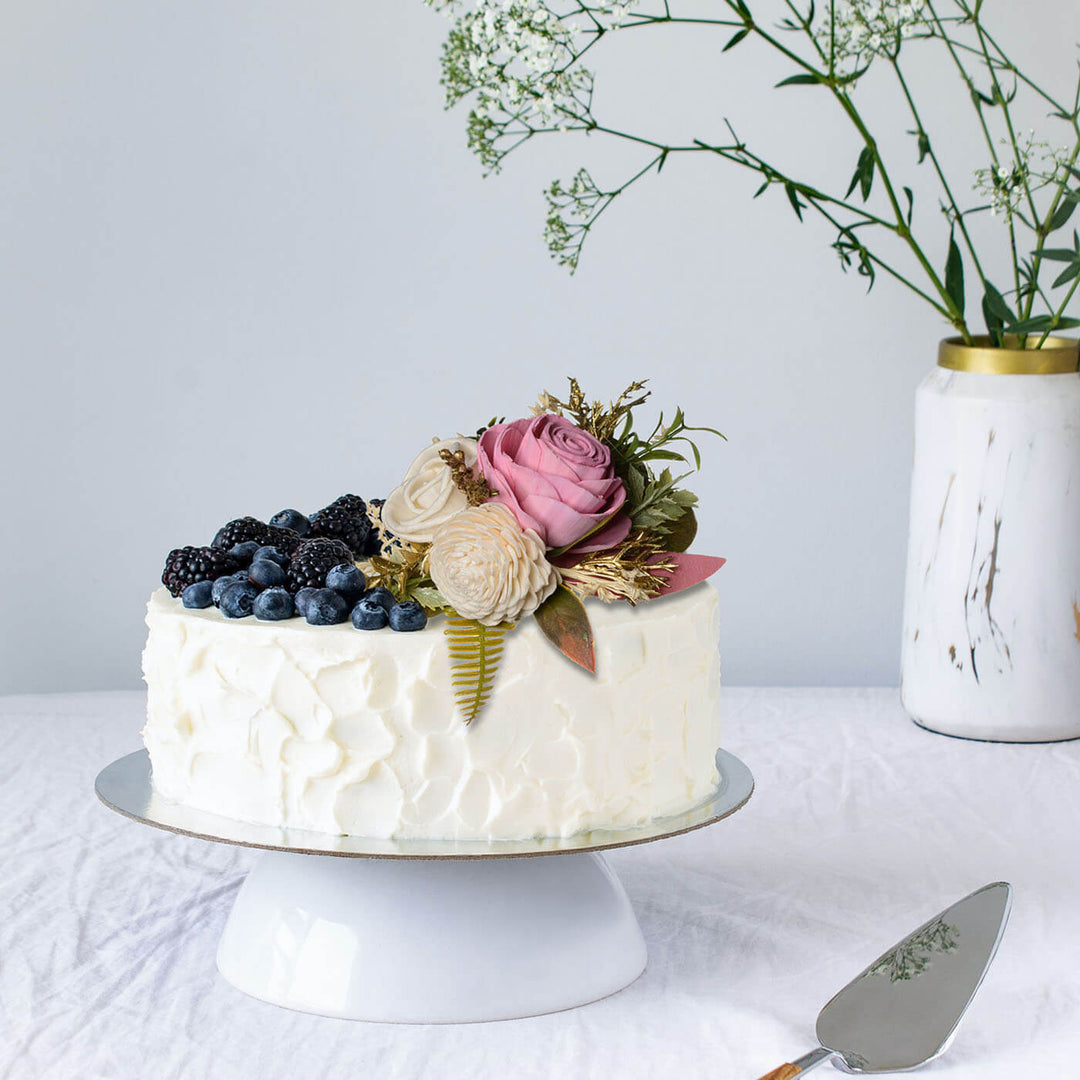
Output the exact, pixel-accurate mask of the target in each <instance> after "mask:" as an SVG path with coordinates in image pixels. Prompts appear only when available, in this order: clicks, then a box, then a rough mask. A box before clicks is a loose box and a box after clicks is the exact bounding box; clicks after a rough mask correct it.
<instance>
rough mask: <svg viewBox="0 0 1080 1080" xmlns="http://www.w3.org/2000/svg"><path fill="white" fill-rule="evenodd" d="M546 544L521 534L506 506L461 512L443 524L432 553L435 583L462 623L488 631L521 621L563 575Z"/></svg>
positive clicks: (525, 532) (491, 505) (530, 532)
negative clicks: (474, 623)
mask: <svg viewBox="0 0 1080 1080" xmlns="http://www.w3.org/2000/svg"><path fill="white" fill-rule="evenodd" d="M544 551H545V549H544V542H543V540H541V539H540V537H539V536H537V534H536V533H535V532H533V530H532V529H524V530H523V529H522V528H521V526H520V525H519V524H518V523H517V520H516V518H515V517H514V515H513V513H512V512H511V511H510V509H509V508H508V507H506V506H504V505H503V504H502V503H494V502H488V503H482V504H481V505H480V506H470V507H469V508H468V509H466V510H462V511H461V513H460V514H458V515H457V516H456V517H455V518H454V519H453V520H452V521H450V522H449V523H447V524H446V525H444V526H443V527H442V528H441V529H440V530H439V532H438V534H437V535H436V537H435V541H434V543H433V544H432V545H431V551H430V552H429V554H428V565H429V567H430V569H431V579H432V581H434V582H435V585H436V586H437V587H438V589H439V592H441V593H442V594H443V596H445V597H446V599H447V600H448V601H449V602H450V604H451V606H452V607H453V608H454V610H455V611H456V612H457V613H458V614H459V615H460V616H461V617H462V618H463V619H475V620H476V621H477V622H480V623H483V624H484V625H485V626H498V625H499V623H502V622H517V621H518V619H520V618H522V617H523V616H525V615H529V614H531V613H532V612H534V611H535V610H536V609H537V608H538V607H539V606H540V605H541V604H542V603H543V602H544V601H545V600H546V599H547V598H548V597H549V596H550V595H551V594H552V593H553V592H554V591H555V589H556V587H557V586H558V584H559V572H558V571H557V570H556V569H555V567H554V566H552V565H551V563H549V562H548V561H547V558H546V556H545V554H544Z"/></svg>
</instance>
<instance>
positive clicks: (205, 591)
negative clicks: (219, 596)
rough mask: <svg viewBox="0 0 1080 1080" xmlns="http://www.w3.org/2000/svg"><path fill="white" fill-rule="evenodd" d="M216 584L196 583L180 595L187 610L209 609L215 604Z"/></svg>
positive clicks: (210, 582) (209, 582) (208, 582)
mask: <svg viewBox="0 0 1080 1080" xmlns="http://www.w3.org/2000/svg"><path fill="white" fill-rule="evenodd" d="M213 592H214V583H213V582H212V581H196V582H195V583H194V584H192V585H188V586H187V588H185V589H184V591H183V592H182V593H181V594H180V599H181V600H182V601H183V602H184V607H187V608H204V607H209V606H210V605H211V604H212V603H213V602H214V597H213Z"/></svg>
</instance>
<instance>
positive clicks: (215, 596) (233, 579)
mask: <svg viewBox="0 0 1080 1080" xmlns="http://www.w3.org/2000/svg"><path fill="white" fill-rule="evenodd" d="M238 581H247V571H246V570H241V571H240V572H239V573H236V574H226V575H225V576H224V577H219V578H218V579H217V580H216V581H215V582H214V588H213V589H212V590H211V592H210V598H211V600H213V602H214V603H215V604H216V605H217V606H218V607H220V606H221V598H222V597H223V596H224V595H225V590H226V589H227V588H228V587H229V586H230V585H235V584H236V583H237V582H238Z"/></svg>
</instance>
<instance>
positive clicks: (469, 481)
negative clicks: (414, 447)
mask: <svg viewBox="0 0 1080 1080" xmlns="http://www.w3.org/2000/svg"><path fill="white" fill-rule="evenodd" d="M439 457H441V458H442V459H443V461H445V462H446V467H447V468H448V469H449V470H450V472H451V474H452V475H453V478H454V484H455V485H456V486H457V489H458V491H460V492H461V493H462V494H463V495H464V496H465V498H466V499H468V501H469V505H470V506H479V505H480V504H481V503H486V502H487V501H488V499H493V498H494V497H495V496H496V495H498V494H499V493H498V492H497V491H495V490H494V489H492V488H490V487H488V482H487V481H486V480H485V479H484V476H483V473H479V472H478V473H476V474H475V475H474V474H473V471H472V469H471V468H470V467H469V464H468V463H467V462H466V461H465V452H464V451H463V450H440V451H439Z"/></svg>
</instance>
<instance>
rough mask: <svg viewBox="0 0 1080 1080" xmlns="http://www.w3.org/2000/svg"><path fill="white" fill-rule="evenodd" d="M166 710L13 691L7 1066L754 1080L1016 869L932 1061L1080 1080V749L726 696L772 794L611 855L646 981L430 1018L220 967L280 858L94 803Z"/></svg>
mask: <svg viewBox="0 0 1080 1080" xmlns="http://www.w3.org/2000/svg"><path fill="white" fill-rule="evenodd" d="M143 708H144V698H143V696H142V695H141V694H138V693H111V694H73V695H55V696H52V695H38V696H29V697H9V698H0V745H2V746H3V752H2V753H0V838H2V842H0V854H2V862H0V1078H3V1080H67V1078H78V1080H84V1078H86V1080H93V1078H98V1077H101V1078H125V1080H126V1078H132V1080H136V1078H137V1080H165V1078H173V1077H175V1078H178V1080H203V1078H215V1080H216V1078H222V1080H246V1078H248V1077H251V1078H258V1080H276V1078H279V1077H281V1078H288V1080H315V1078H327V1080H330V1078H337V1077H342V1078H345V1077H347V1078H349V1080H356V1078H363V1077H376V1078H377V1080H398V1078H411V1077H423V1078H425V1080H426V1078H433V1080H442V1078H447V1080H451V1078H452V1080H472V1078H477V1080H479V1078H498V1080H528V1078H532V1077H553V1078H554V1077H558V1078H560V1080H575V1078H578V1077H583V1078H591V1077H596V1078H608V1077H610V1078H613V1080H635V1078H648V1080H695V1078H699V1077H700V1078H702V1080H706V1078H707V1080H742V1078H746V1080H755V1078H756V1077H758V1076H760V1075H761V1074H762V1073H764V1072H766V1071H768V1070H769V1069H771V1068H773V1067H775V1066H777V1065H779V1064H780V1063H781V1062H783V1061H790V1060H791V1059H792V1058H795V1057H797V1056H799V1055H800V1054H803V1053H805V1052H806V1051H808V1050H810V1049H811V1048H812V1047H813V1046H814V1045H816V1044H815V1040H814V1036H813V1032H814V1021H815V1018H816V1016H817V1013H818V1010H819V1009H820V1008H821V1006H822V1005H823V1004H824V1003H825V1002H826V1001H827V1000H828V998H829V997H831V996H832V994H833V993H835V991H836V990H838V989H839V988H840V987H841V986H843V985H844V983H846V982H847V981H848V980H849V979H850V978H851V977H853V976H854V975H856V974H857V973H858V972H859V971H861V970H862V969H863V968H864V967H866V966H867V965H868V964H869V963H870V962H871V961H872V960H874V959H875V958H876V957H877V956H878V954H879V953H881V952H883V951H884V950H885V949H886V948H887V947H888V946H890V945H891V944H893V943H894V942H895V941H897V940H898V939H899V938H901V937H902V936H904V935H905V934H906V933H907V932H908V931H909V930H911V929H914V928H915V927H916V926H917V925H918V924H919V923H921V922H923V921H924V920H926V919H928V918H930V917H931V916H932V915H934V914H935V913H936V912H937V911H938V910H939V909H941V908H943V907H945V906H946V905H947V904H950V903H952V902H953V901H954V900H957V899H958V898H959V897H961V896H962V895H964V894H966V893H967V892H970V891H971V890H973V889H975V888H978V887H979V886H981V885H983V884H986V883H987V882H990V881H995V880H1001V879H1004V880H1008V881H1011V882H1012V883H1013V885H1014V887H1015V897H1014V907H1013V914H1012V919H1011V922H1010V926H1009V929H1008V931H1007V933H1006V935H1005V938H1004V941H1003V943H1002V946H1001V950H1000V952H999V953H998V957H997V960H996V961H995V963H994V965H993V967H992V968H991V969H990V973H989V975H988V976H987V979H986V981H985V983H984V984H983V986H982V989H981V990H980V991H979V993H978V995H977V996H976V998H975V1001H974V1003H973V1005H972V1008H971V1011H970V1012H969V1014H968V1016H967V1018H966V1019H965V1021H964V1023H963V1024H962V1025H961V1027H960V1029H959V1031H958V1033H957V1037H956V1040H955V1042H954V1043H953V1045H952V1047H951V1048H950V1049H949V1051H948V1052H947V1053H946V1054H945V1055H944V1056H943V1057H942V1058H940V1059H939V1060H938V1061H936V1062H934V1063H933V1064H931V1065H930V1066H928V1067H927V1070H926V1072H927V1075H930V1076H933V1077H941V1078H946V1077H947V1078H949V1080H976V1078H978V1080H995V1078H1001V1080H1004V1078H1009V1080H1017V1078H1021V1080H1022V1078H1025V1077H1034V1076H1051V1075H1054V1076H1062V1077H1064V1076H1077V1075H1080V1072H1078V1071H1077V1070H1080V1065H1077V1062H1078V1061H1080V742H1072V743H1059V744H1051V745H1036V746H1011V745H993V744H987V743H975V742H964V741H960V740H956V739H949V738H945V737H942V736H938V735H933V734H930V733H928V732H926V731H923V730H921V729H920V728H918V727H916V726H915V725H914V724H913V723H911V721H910V720H908V719H907V718H906V717H905V716H904V713H903V711H902V709H901V708H900V705H899V702H898V698H897V693H896V691H895V690H888V689H870V690H863V689H860V690H842V689H829V690H822V689H814V690H786V689H785V690H777V689H726V690H725V692H724V704H723V708H724V712H725V734H724V745H725V747H726V748H727V749H729V750H731V751H732V752H734V753H735V754H737V755H738V756H739V757H740V758H742V759H743V761H745V762H746V763H747V765H749V766H750V768H751V770H752V771H753V773H754V776H755V779H756V784H757V787H756V791H755V794H754V797H753V798H752V799H751V801H750V803H749V805H748V806H747V807H745V808H744V809H743V810H741V811H740V812H739V813H737V814H736V815H734V816H733V817H731V818H728V819H727V820H725V821H723V822H720V823H719V824H717V825H714V826H712V827H710V828H707V829H703V830H701V831H700V832H696V833H691V834H688V835H686V836H682V837H676V838H672V839H670V840H666V841H661V842H659V843H654V844H649V845H645V846H642V847H635V848H628V849H624V850H620V851H615V852H612V853H610V855H609V858H610V861H611V863H612V865H613V867H614V868H615V870H616V872H617V873H618V874H619V876H620V878H621V879H622V881H623V884H624V885H625V886H626V889H627V892H628V893H629V895H630V899H631V900H632V902H633V904H634V907H635V909H636V911H637V914H638V917H639V919H640V921H641V925H642V928H643V930H644V933H645V937H646V940H647V942H648V947H649V966H648V968H647V970H646V972H645V974H644V975H643V976H642V977H641V978H640V979H639V980H638V981H637V982H636V983H634V984H633V985H632V986H630V987H629V988H628V989H626V990H624V991H623V992H622V993H619V994H616V995H614V996H613V997H610V998H608V999H606V1000H604V1001H600V1002H597V1003H595V1004H592V1005H588V1006H585V1007H584V1008H580V1009H574V1010H571V1011H568V1012H563V1013H557V1014H554V1015H550V1016H542V1017H535V1018H532V1019H526V1020H512V1021H504V1022H501V1023H492V1024H472V1025H459V1026H453V1025H451V1026H437V1025H430V1026H411V1027H410V1026H396V1025H390V1024H365V1023H354V1022H349V1021H343V1020H330V1019H324V1018H321V1017H317V1016H309V1015H306V1014H303V1013H297V1012H290V1011H288V1010H284V1009H279V1008H277V1007H275V1006H272V1005H267V1004H263V1003H262V1002H259V1001H256V1000H254V999H252V998H249V997H246V996H245V995H244V994H242V993H240V992H239V991H237V990H235V989H233V988H232V987H231V986H230V985H229V984H228V983H226V982H225V981H224V980H223V979H222V978H221V977H220V976H219V975H218V974H217V971H216V968H215V966H214V955H215V949H216V946H217V940H218V936H219V934H220V932H221V929H222V926H223V924H224V921H225V918H226V916H227V914H228V911H229V908H230V905H231V904H232V901H233V898H234V896H235V895H236V891H237V889H238V888H239V886H240V883H241V881H242V880H243V878H244V875H245V873H246V872H247V870H248V869H249V868H250V867H251V865H252V863H253V861H254V859H255V858H257V854H256V853H255V852H254V851H250V850H247V849H242V848H235V847H230V846H227V845H224V844H214V843H208V842H205V841H200V840H194V839H189V838H186V837H182V836H176V835H172V834H170V833H166V832H162V831H160V830H157V829H152V828H148V827H146V826H142V825H140V824H138V823H136V822H132V821H129V820H126V819H125V818H122V817H120V816H119V815H117V814H115V813H112V812H110V811H109V810H107V809H106V808H105V807H104V806H102V805H101V804H100V803H99V802H98V801H97V799H96V798H95V797H94V793H93V782H94V777H95V775H96V774H97V772H98V771H99V770H100V769H101V768H102V767H103V766H104V765H106V764H108V763H109V762H110V761H112V760H113V759H114V758H117V757H119V756H121V755H123V754H125V753H128V752H130V751H132V750H135V749H138V747H139V745H140V743H139V736H138V731H139V729H140V727H141V725H142V713H143ZM830 1074H831V1075H838V1074H837V1073H835V1072H832V1071H831V1069H830V1067H829V1066H827V1065H826V1066H823V1067H822V1069H821V1074H820V1075H830Z"/></svg>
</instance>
